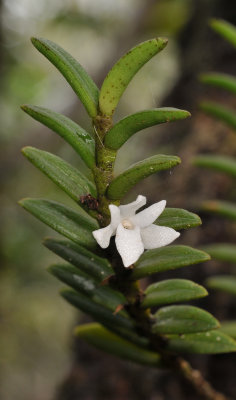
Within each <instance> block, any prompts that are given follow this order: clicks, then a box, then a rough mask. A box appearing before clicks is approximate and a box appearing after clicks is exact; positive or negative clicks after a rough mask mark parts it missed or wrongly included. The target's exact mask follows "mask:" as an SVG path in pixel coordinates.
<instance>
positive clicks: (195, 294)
mask: <svg viewBox="0 0 236 400" xmlns="http://www.w3.org/2000/svg"><path fill="white" fill-rule="evenodd" d="M207 294H208V293H207V291H206V289H205V288H204V287H203V286H200V285H198V284H197V283H195V282H192V281H189V280H187V279H167V280H164V281H160V282H156V283H153V284H152V285H150V286H148V288H147V289H146V290H145V292H144V295H145V296H144V299H143V301H142V303H141V307H143V308H148V307H154V306H159V305H162V304H171V303H179V302H182V301H189V300H194V299H199V298H201V297H204V296H207Z"/></svg>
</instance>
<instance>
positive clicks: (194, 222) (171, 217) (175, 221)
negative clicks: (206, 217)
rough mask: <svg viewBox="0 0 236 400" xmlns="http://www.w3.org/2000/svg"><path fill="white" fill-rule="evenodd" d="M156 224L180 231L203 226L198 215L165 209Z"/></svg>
mask: <svg viewBox="0 0 236 400" xmlns="http://www.w3.org/2000/svg"><path fill="white" fill-rule="evenodd" d="M155 224H156V225H159V226H168V227H169V228H173V229H176V230H179V229H189V228H194V227H196V226H199V225H201V224H202V221H201V218H200V217H199V216H198V215H197V214H194V213H192V212H189V211H186V210H183V209H181V208H165V210H164V211H163V213H162V214H161V215H160V217H158V219H157V220H156V222H155Z"/></svg>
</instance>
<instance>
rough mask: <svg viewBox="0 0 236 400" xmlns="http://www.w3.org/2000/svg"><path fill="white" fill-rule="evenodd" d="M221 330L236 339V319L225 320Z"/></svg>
mask: <svg viewBox="0 0 236 400" xmlns="http://www.w3.org/2000/svg"><path fill="white" fill-rule="evenodd" d="M220 330H221V332H223V333H225V334H226V335H229V336H231V337H232V338H233V339H236V321H224V322H222V323H221V326H220Z"/></svg>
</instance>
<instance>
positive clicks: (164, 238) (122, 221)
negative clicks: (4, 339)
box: [93, 195, 180, 267]
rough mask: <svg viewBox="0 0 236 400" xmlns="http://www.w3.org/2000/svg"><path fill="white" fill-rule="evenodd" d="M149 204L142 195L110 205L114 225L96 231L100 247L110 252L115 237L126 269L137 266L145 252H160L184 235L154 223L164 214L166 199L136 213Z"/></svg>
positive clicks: (95, 235) (94, 232)
mask: <svg viewBox="0 0 236 400" xmlns="http://www.w3.org/2000/svg"><path fill="white" fill-rule="evenodd" d="M145 204H146V197H145V196H141V195H139V196H138V197H137V199H136V200H135V201H133V202H132V203H129V204H126V205H122V206H119V207H117V206H115V205H113V204H111V205H110V206H109V209H110V213H111V222H110V224H109V225H108V226H106V227H105V228H101V229H98V230H96V231H93V236H94V238H95V239H96V241H97V243H98V244H99V246H101V247H102V248H103V249H106V248H107V247H108V246H109V244H110V239H111V237H112V236H114V235H116V238H115V242H116V247H117V250H118V252H119V253H120V255H121V258H122V261H123V264H124V266H125V267H129V266H130V265H132V264H133V263H135V262H136V261H137V260H138V259H139V257H140V256H141V254H142V253H143V252H144V250H145V249H156V248H158V247H163V246H166V245H167V244H169V243H171V242H173V241H174V240H175V239H177V238H178V237H179V235H180V233H179V232H176V231H175V230H174V229H172V228H168V227H166V226H157V225H154V224H153V222H154V221H156V219H157V218H158V217H159V216H160V215H161V213H162V212H163V210H164V208H165V206H166V201H165V200H162V201H159V202H158V203H155V204H153V205H152V206H150V207H148V208H146V209H145V210H143V211H141V212H139V213H138V214H135V213H136V211H137V210H138V209H139V208H140V207H143V206H144V205H145Z"/></svg>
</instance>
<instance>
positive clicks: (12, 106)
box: [0, 0, 235, 400]
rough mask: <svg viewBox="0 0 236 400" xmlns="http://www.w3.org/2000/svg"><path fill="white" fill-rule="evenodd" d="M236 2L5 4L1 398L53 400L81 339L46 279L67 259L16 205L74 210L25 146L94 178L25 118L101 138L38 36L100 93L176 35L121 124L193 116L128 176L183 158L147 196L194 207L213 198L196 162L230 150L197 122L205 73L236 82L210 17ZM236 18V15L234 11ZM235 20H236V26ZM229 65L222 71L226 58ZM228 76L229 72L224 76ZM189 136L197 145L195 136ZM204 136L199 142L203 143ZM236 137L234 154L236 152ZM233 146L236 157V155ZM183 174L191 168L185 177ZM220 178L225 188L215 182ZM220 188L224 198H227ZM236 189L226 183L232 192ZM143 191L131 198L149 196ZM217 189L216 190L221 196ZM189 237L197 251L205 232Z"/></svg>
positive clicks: (168, 131)
mask: <svg viewBox="0 0 236 400" xmlns="http://www.w3.org/2000/svg"><path fill="white" fill-rule="evenodd" d="M233 8H235V7H234V2H230V1H225V2H223V1H220V0H218V1H210V0H206V1H194V0H162V1H161V0H159V1H158V0H154V1H153V0H147V1H142V0H66V1H65V0H64V1H63V0H40V1H37V0H5V1H3V0H2V1H0V10H1V22H0V24H1V26H0V43H1V55H0V70H1V74H0V83H1V93H0V110H1V124H0V142H1V149H0V151H1V169H0V174H1V225H0V226H1V269H0V294H1V302H0V324H1V329H0V354H1V357H0V358H1V361H0V380H1V383H0V398H1V399H4V400H12V399H17V400H31V399H34V400H49V399H52V398H53V396H54V393H55V388H56V387H57V386H58V384H59V383H60V382H61V380H63V377H64V376H65V375H66V374H67V371H68V370H69V367H70V358H71V352H70V348H71V343H72V334H71V332H72V329H73V326H75V323H76V319H77V313H76V312H75V311H74V310H73V309H72V308H71V307H70V306H69V305H67V304H66V303H65V302H64V301H63V300H62V299H61V298H60V297H59V295H58V289H59V288H60V284H58V283H57V282H56V281H55V280H54V278H52V277H51V276H50V275H49V274H48V273H47V271H46V267H47V266H48V265H49V264H50V263H51V262H55V261H56V256H54V255H52V254H50V252H49V251H48V250H47V249H45V248H44V247H43V246H42V245H41V241H42V238H43V237H44V236H48V235H52V232H51V231H50V230H49V229H47V228H45V227H44V226H43V225H42V224H41V223H39V222H37V221H36V220H34V218H33V217H31V216H30V215H28V214H27V213H25V211H23V210H21V209H20V207H19V206H18V205H17V201H18V200H19V199H20V198H22V197H26V196H30V197H48V198H51V199H54V200H59V201H63V202H65V203H67V204H69V205H71V206H72V207H74V205H73V203H72V201H70V200H69V199H68V198H67V197H66V196H65V195H63V194H62V193H61V192H60V191H59V190H58V189H57V188H56V187H55V186H54V185H53V184H52V183H51V182H50V181H49V180H47V178H46V177H45V176H43V175H42V174H41V173H40V172H39V171H37V170H36V169H34V167H33V166H32V165H30V164H29V163H28V162H27V161H26V160H24V158H23V156H22V155H21V153H20V149H21V148H22V147H23V146H25V145H32V146H35V147H38V148H40V149H45V150H48V151H51V152H53V153H55V154H57V155H60V156H61V157H63V158H64V159H66V160H68V161H70V162H71V163H72V164H74V165H75V166H79V167H80V168H83V165H82V163H81V165H80V160H78V158H77V157H76V155H75V153H74V152H73V150H72V149H71V148H70V147H69V146H68V145H67V144H65V143H63V141H62V140H61V139H60V138H59V137H58V136H56V134H55V133H53V132H51V131H50V130H49V129H47V128H45V127H43V126H42V125H40V124H39V123H37V122H35V121H34V120H31V119H30V118H29V117H28V116H26V115H25V114H24V113H23V112H22V111H21V110H20V105H22V104H25V103H30V104H35V105H39V106H44V107H47V108H51V109H52V110H55V111H57V112H61V113H64V114H66V115H68V116H70V117H72V118H73V119H74V120H75V121H77V122H79V124H80V125H82V126H83V127H84V128H85V129H88V130H91V126H90V125H89V120H88V117H87V115H86V113H85V111H84V109H83V107H82V106H81V104H80V103H79V101H78V100H77V98H76V96H75V94H74V93H73V91H72V90H71V88H70V87H69V86H68V84H67V82H65V80H64V79H63V78H62V77H61V76H60V74H59V73H58V71H56V70H55V68H54V67H53V66H52V65H51V64H50V63H49V62H48V61H47V60H46V59H44V57H43V56H42V55H41V54H39V53H38V52H37V51H36V50H35V48H34V47H33V46H32V45H31V43H30V37H31V36H42V37H45V38H48V39H50V40H52V41H54V42H56V43H58V44H60V45H61V46H62V47H64V48H65V49H66V50H67V51H68V52H69V53H71V54H72V55H73V56H74V57H75V58H77V59H78V60H79V62H81V64H82V65H83V66H84V67H85V68H86V70H87V71H88V72H89V73H90V74H91V76H92V77H93V78H94V80H95V81H96V82H97V83H98V84H101V82H102V80H103V78H104V76H105V74H106V73H107V72H108V70H109V68H110V67H111V65H112V64H113V62H115V61H116V60H117V58H119V57H120V56H121V55H122V54H123V53H124V52H125V51H127V50H128V49H129V48H130V47H131V46H133V45H135V44H136V43H138V42H140V41H142V40H146V39H148V38H150V37H153V36H157V35H159V36H161V35H162V36H167V37H168V38H169V45H168V46H167V48H166V49H165V51H163V53H161V54H160V55H158V56H157V57H155V58H154V59H153V60H152V61H151V62H150V63H148V64H147V65H146V66H145V67H144V68H143V69H142V70H141V71H140V72H139V73H138V74H137V76H136V77H135V78H134V80H133V81H132V82H131V84H130V85H129V87H128V89H127V90H126V92H125V94H124V96H123V97H122V101H121V102H120V105H119V107H118V110H117V112H116V115H115V120H118V119H119V118H121V117H122V116H124V115H127V114H130V113H132V112H135V111H138V110H142V109H147V108H153V107H159V106H162V105H165V106H172V107H179V108H186V109H188V110H190V111H191V112H192V113H193V122H180V123H176V124H174V125H170V126H168V128H164V127H163V128H160V129H159V128H158V129H159V132H160V137H159V135H158V138H157V135H156V130H157V129H156V130H155V129H154V130H151V129H150V130H149V131H148V132H149V133H148V134H147V135H146V133H145V134H143V133H139V134H137V135H135V137H133V138H132V139H131V140H130V141H129V143H128V144H126V145H125V146H124V148H123V150H122V151H121V152H120V154H119V157H118V161H117V171H120V170H123V169H125V168H126V166H128V165H130V164H131V163H133V162H135V161H138V160H140V159H142V158H144V157H147V156H150V155H152V154H155V153H156V149H157V147H158V146H159V147H158V152H160V153H161V152H163V153H170V154H171V153H173V154H178V155H182V157H183V167H181V168H182V169H179V172H177V171H176V172H174V173H173V174H172V175H169V173H164V174H163V175H162V178H156V177H152V178H148V180H147V183H146V184H145V186H142V189H141V193H142V194H144V195H148V197H149V199H150V200H152V199H153V200H156V201H157V200H161V199H162V198H166V199H167V200H168V204H169V206H178V207H182V208H184V207H186V208H188V209H191V208H194V207H196V205H197V201H196V197H194V198H193V196H191V194H193V186H192V185H193V183H192V185H190V183H189V182H190V181H192V179H193V176H194V177H195V178H196V181H195V185H196V186H195V188H201V189H202V192H201V193H202V197H203V198H204V196H206V193H207V190H208V191H209V190H213V186H214V185H215V182H216V181H215V180H213V181H211V182H213V183H212V184H211V186H210V188H209V187H208V189H204V187H203V186H204V185H203V182H202V180H201V178H199V176H200V172H199V171H198V172H196V169H194V170H193V175H191V173H190V172H189V171H191V169H190V163H189V159H190V157H191V156H192V155H193V154H194V153H196V152H197V151H198V149H199V146H200V147H201V150H202V149H204V150H208V149H209V148H210V149H212V150H215V149H216V148H217V146H218V144H217V143H225V142H224V140H223V137H225V133H222V130H223V128H222V127H221V128H219V129H218V131H217V132H216V135H217V141H216V140H215V139H211V138H209V135H208V133H209V132H210V131H213V130H214V123H212V122H211V121H210V120H209V119H207V118H206V117H203V116H202V115H200V117H199V114H198V112H197V101H198V99H199V98H200V97H201V96H204V95H205V93H203V89H201V86H200V84H199V83H198V82H197V74H198V73H200V72H202V71H204V70H205V69H208V70H211V69H212V68H213V67H219V68H222V70H224V71H225V68H226V69H227V70H226V71H225V72H231V69H233V67H235V58H234V59H233V60H232V59H230V60H231V61H232V63H228V62H227V60H229V54H230V50H229V48H228V47H227V46H224V44H223V42H222V43H221V42H220V43H221V47H220V46H219V48H217V46H215V44H214V41H215V40H216V39H215V38H213V36H212V33H211V32H210V30H209V28H208V27H207V21H208V18H210V17H213V16H216V17H223V18H227V17H228V18H233V14H232V9H233ZM234 12H235V10H234ZM234 18H235V16H234ZM225 54H226V56H228V58H227V57H226V59H225V58H224V59H225V60H226V61H225V62H222V59H223V56H225ZM219 68H218V70H219ZM187 133H188V135H187ZM197 135H198V136H197ZM230 135H231V133H229V136H228V137H229V139H227V140H228V142H227V143H228V144H223V146H225V149H226V151H228V150H229V149H231V150H230V151H231V152H233V151H234V150H235V145H232V143H233V140H232V137H233V136H230ZM232 146H233V148H232ZM179 168H180V167H179ZM215 179H217V178H215ZM222 182H223V181H220V182H218V181H217V184H218V186H217V188H218V189H216V192H217V190H218V191H220V192H221V191H222ZM223 185H226V186H223V187H224V188H226V189H227V182H226V183H225V181H224V182H223ZM140 188H141V186H139V187H138V188H137V189H135V190H134V191H133V193H131V194H130V196H129V198H127V200H129V199H132V198H133V196H134V194H136V193H138V192H140ZM214 188H215V186H214ZM196 232H197V233H194V234H192V236H191V234H190V236H188V234H187V235H186V236H185V243H186V240H187V241H188V244H192V243H197V242H198V239H199V237H201V234H202V233H201V232H202V231H201V230H200V231H199V230H196Z"/></svg>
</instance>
